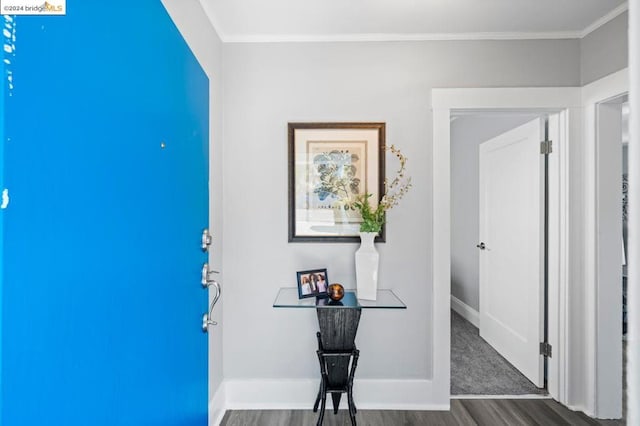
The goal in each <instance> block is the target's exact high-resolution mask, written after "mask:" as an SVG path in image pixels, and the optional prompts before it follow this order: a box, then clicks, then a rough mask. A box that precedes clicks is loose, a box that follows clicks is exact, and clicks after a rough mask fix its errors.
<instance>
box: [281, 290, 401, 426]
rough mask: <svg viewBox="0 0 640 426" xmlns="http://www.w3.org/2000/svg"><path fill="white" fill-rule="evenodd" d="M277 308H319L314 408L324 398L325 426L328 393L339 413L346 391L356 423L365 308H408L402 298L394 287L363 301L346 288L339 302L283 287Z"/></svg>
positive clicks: (321, 412)
mask: <svg viewBox="0 0 640 426" xmlns="http://www.w3.org/2000/svg"><path fill="white" fill-rule="evenodd" d="M273 307H274V308H295V309H301V308H302V309H304V308H315V309H316V313H317V316H318V325H319V326H320V332H319V333H317V337H318V350H317V354H318V360H319V361H320V373H321V376H322V378H321V382H320V389H319V390H318V396H317V397H316V402H315V404H314V406H313V411H314V412H315V411H317V410H318V404H319V403H320V401H322V406H321V410H320V416H319V417H318V423H317V424H318V425H322V420H323V418H324V409H325V402H326V394H327V393H330V394H331V398H332V400H333V412H334V414H336V413H337V412H338V407H339V405H340V399H341V397H342V394H343V393H346V394H347V397H348V402H349V416H350V417H351V424H352V425H355V424H356V407H355V404H354V402H353V377H354V374H355V370H356V366H357V364H358V357H359V356H360V351H358V349H356V345H355V338H356V333H357V331H358V324H359V323H360V315H361V313H362V309H390V310H393V309H407V306H406V305H405V304H404V302H403V301H402V300H400V298H399V297H398V296H396V294H395V293H394V292H393V291H391V290H378V294H377V300H375V301H374V300H359V299H358V298H357V292H355V291H353V290H345V292H344V297H343V298H342V300H340V301H339V302H333V301H332V300H331V299H329V298H317V299H316V298H315V297H310V298H305V299H298V289H297V288H281V289H280V290H279V291H278V295H277V296H276V300H275V301H274V302H273Z"/></svg>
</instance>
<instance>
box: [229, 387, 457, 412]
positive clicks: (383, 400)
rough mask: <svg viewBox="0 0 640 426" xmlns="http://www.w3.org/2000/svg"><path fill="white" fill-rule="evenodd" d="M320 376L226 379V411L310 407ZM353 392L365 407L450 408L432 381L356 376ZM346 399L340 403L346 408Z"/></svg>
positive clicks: (368, 408) (402, 408)
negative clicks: (438, 393)
mask: <svg viewBox="0 0 640 426" xmlns="http://www.w3.org/2000/svg"><path fill="white" fill-rule="evenodd" d="M319 382H320V379H282V380H278V379H242V380H240V379H234V380H225V389H226V407H225V408H226V409H227V410H283V409H287V410H292V409H304V410H308V409H309V408H311V405H310V404H311V403H312V402H313V401H314V400H315V398H316V395H317V393H318V386H319ZM353 386H354V387H353V395H354V400H355V403H356V405H357V407H358V409H364V410H438V411H446V410H449V408H450V406H449V400H448V398H447V400H446V401H445V402H444V403H434V402H433V401H437V399H438V398H437V397H436V395H435V389H434V386H433V382H432V381H430V380H384V379H355V380H354V385H353ZM346 404H347V403H346V398H343V399H342V401H341V402H340V407H341V409H345V408H346Z"/></svg>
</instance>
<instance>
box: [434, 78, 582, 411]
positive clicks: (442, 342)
mask: <svg viewBox="0 0 640 426" xmlns="http://www.w3.org/2000/svg"><path fill="white" fill-rule="evenodd" d="M431 96H432V99H431V101H432V114H433V158H432V160H433V163H432V164H433V187H432V192H433V220H432V224H431V225H432V244H433V245H432V247H433V251H432V259H431V260H432V268H433V269H432V274H433V275H432V279H433V315H434V323H435V324H439V326H438V327H434V329H433V336H434V337H433V339H434V347H435V354H434V359H433V370H432V371H433V372H434V373H433V374H434V385H436V386H438V387H440V392H442V393H443V394H447V395H449V399H450V398H451V394H450V380H451V370H450V368H451V365H450V348H451V346H450V345H451V342H450V337H451V336H450V332H451V330H450V328H451V326H450V321H449V316H450V295H451V216H450V214H451V204H450V203H451V182H450V180H451V158H450V157H451V149H450V147H451V140H450V136H451V135H450V117H451V113H452V111H458V110H479V111H500V110H527V111H536V110H537V111H541V112H559V113H560V116H561V121H562V122H563V123H562V125H561V131H560V134H561V136H562V139H563V140H562V141H561V142H560V143H558V144H556V145H557V146H554V151H555V153H556V154H557V155H551V156H550V158H549V160H550V161H549V170H550V179H551V180H550V185H549V186H550V192H551V193H550V197H549V200H550V206H549V213H550V214H549V218H550V219H549V220H550V233H549V234H550V236H552V235H554V236H557V238H550V240H549V252H548V257H549V260H550V262H549V279H550V281H549V287H550V288H554V287H555V288H556V289H557V291H555V292H554V291H550V292H549V297H548V306H549V343H551V344H552V346H553V348H554V350H553V352H554V353H553V357H552V358H549V363H548V375H547V389H548V391H549V394H550V396H551V397H553V398H554V399H556V400H558V401H559V402H561V403H563V404H566V405H569V402H570V401H569V395H568V388H569V386H568V378H569V376H568V373H569V366H568V361H569V357H568V356H567V353H568V351H569V350H570V343H571V337H572V336H571V335H570V329H569V327H568V325H569V319H570V318H569V306H568V304H569V297H568V292H569V276H570V274H573V273H574V272H575V271H574V270H573V269H574V268H572V266H573V263H572V262H570V252H569V248H570V239H571V237H573V235H571V234H570V233H569V230H570V226H572V227H573V226H575V225H574V224H573V223H572V222H570V216H569V207H570V204H573V203H574V202H576V201H580V199H579V197H578V200H574V197H575V195H573V194H572V193H571V192H570V191H569V190H570V187H569V183H570V180H569V179H570V174H571V173H570V172H571V170H570V163H571V162H573V161H576V160H575V158H579V157H578V155H579V143H580V135H581V112H582V111H581V88H579V87H547V88H469V89H433V90H432V91H431ZM552 188H555V189H552ZM554 191H557V192H554ZM554 228H555V229H557V233H554V232H553V229H554ZM436 248H437V249H436ZM552 280H556V282H555V284H554V283H552Z"/></svg>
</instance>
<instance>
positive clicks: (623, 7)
mask: <svg viewBox="0 0 640 426" xmlns="http://www.w3.org/2000/svg"><path fill="white" fill-rule="evenodd" d="M627 10H629V2H628V1H626V2H624V3H622V4H621V5H620V6H618V7H616V8H615V9H613V10H612V11H611V12H609V13H607V14H606V15H604V16H603V17H601V18H598V19H596V20H595V21H593V23H592V24H591V25H589V26H588V27H587V28H585V29H584V30H582V31H581V33H580V38H585V37H586V36H588V35H589V34H591V33H592V32H594V31H595V30H597V29H598V28H600V27H601V26H603V25H604V24H606V23H607V22H609V21H612V20H613V19H615V18H617V17H618V16H620V15H622V14H623V13H624V12H626V11H627Z"/></svg>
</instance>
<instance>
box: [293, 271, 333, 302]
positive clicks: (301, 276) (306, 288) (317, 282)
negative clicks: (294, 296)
mask: <svg viewBox="0 0 640 426" xmlns="http://www.w3.org/2000/svg"><path fill="white" fill-rule="evenodd" d="M296 274H297V275H298V298H299V299H304V298H305V297H328V294H327V288H328V287H329V277H327V270H326V269H312V270H310V271H299V272H297V273H296Z"/></svg>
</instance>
